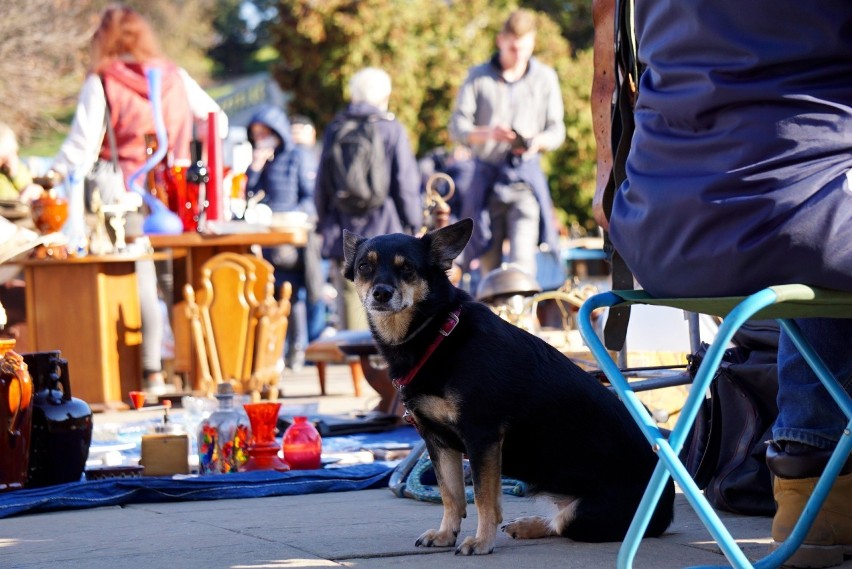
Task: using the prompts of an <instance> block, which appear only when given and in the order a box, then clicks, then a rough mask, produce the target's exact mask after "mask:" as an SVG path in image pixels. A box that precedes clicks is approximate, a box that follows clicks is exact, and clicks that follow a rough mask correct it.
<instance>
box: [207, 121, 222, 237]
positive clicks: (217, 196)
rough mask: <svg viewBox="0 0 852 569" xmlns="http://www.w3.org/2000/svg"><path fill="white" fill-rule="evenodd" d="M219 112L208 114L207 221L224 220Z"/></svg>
mask: <svg viewBox="0 0 852 569" xmlns="http://www.w3.org/2000/svg"><path fill="white" fill-rule="evenodd" d="M218 115H219V114H218V113H216V112H213V113H210V114H208V115H207V170H208V172H209V174H210V179H209V180H208V182H207V188H206V189H207V221H222V220H223V219H224V209H223V207H224V206H223V204H222V139H221V138H220V137H219V116H218Z"/></svg>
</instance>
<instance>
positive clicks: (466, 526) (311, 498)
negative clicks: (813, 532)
mask: <svg viewBox="0 0 852 569" xmlns="http://www.w3.org/2000/svg"><path fill="white" fill-rule="evenodd" d="M290 375H291V376H293V377H292V378H290V379H285V383H284V404H285V405H288V404H298V403H301V402H310V401H314V402H317V403H318V405H319V408H320V412H330V413H331V412H341V411H342V410H346V409H347V408H348V410H361V409H368V408H369V405H370V403H371V400H372V399H374V398H375V396H374V395H372V394H368V395H364V396H363V397H361V398H355V397H354V395H352V392H351V390H352V387H351V386H352V383H351V380H350V379H349V376H348V368H344V367H340V368H339V369H334V372H333V373H331V374H330V375H329V393H330V395H328V396H326V397H323V398H318V397H316V396H315V395H312V394H314V393H318V387H317V383H316V379H315V372H314V370H312V369H311V368H307V369H306V370H305V371H304V372H302V373H300V374H290ZM365 387H366V386H365ZM365 391H368V392H369V391H370V390H369V388H367V389H365ZM112 420H116V417H114V416H112V417H109V416H106V417H105V416H100V415H97V416H96V417H95V423H96V425H97V424H98V422H99V421H102V422H103V421H112ZM503 504H504V519H505V520H510V519H513V518H515V517H518V516H521V515H529V514H534V513H541V512H542V511H543V510H546V508H547V506H546V502H541V501H539V502H537V501H535V500H532V499H529V498H518V497H512V496H504V499H503ZM440 519H441V507H440V506H439V505H438V504H432V503H425V502H417V501H415V500H410V499H401V498H397V497H395V496H394V495H392V494H391V493H390V491H389V490H387V489H375V490H363V491H358V492H344V493H324V494H308V495H301V496H284V497H271V498H252V499H244V500H215V501H206V502H179V503H162V504H132V505H128V506H123V507H118V506H116V507H103V508H96V509H90V510H73V511H63V512H52V513H45V514H33V515H27V516H17V517H12V518H8V519H3V520H0V568H2V569H37V568H38V569H41V568H45V569H46V568H51V569H60V568H66V567H68V568H77V567H86V568H88V569H116V568H120V569H137V568H138V569H158V568H163V569H166V568H169V569H173V568H196V567H197V568H202V567H203V568H210V569H218V568H221V569H271V568H288V569H290V568H303V567H304V568H314V567H353V568H369V569H372V568H376V569H383V568H385V567H401V566H405V567H406V568H408V569H418V568H421V567H422V568H427V567H428V568H430V569H432V568H436V567H437V568H444V567H450V568H458V569H467V568H472V567H478V568H486V567H487V568H488V569H525V568H530V569H538V568H545V567H548V568H549V567H564V568H589V567H595V568H596V567H614V566H615V563H616V556H617V554H618V547H619V544H618V543H606V544H584V543H575V542H571V541H569V540H567V539H563V538H547V539H540V540H530V541H518V540H513V539H511V538H510V537H508V536H507V535H505V534H503V533H502V532H501V533H499V534H498V540H497V547H496V549H495V552H494V553H493V554H492V555H488V556H482V557H460V556H454V555H453V553H452V549H448V548H422V547H415V546H414V542H415V540H416V539H417V537H418V536H419V535H420V534H421V533H422V532H423V531H425V530H426V529H429V528H433V527H437V525H438V524H439V523H440ZM723 519H724V520H726V523H727V525H728V528H729V529H730V531H731V532H732V533H733V535H734V536H735V537H736V538H737V539H738V540H739V541H740V543H741V545H742V546H743V547H744V549H745V552H746V554H747V555H749V556H751V557H753V558H757V557H760V556H762V555H764V554H765V553H766V550H767V545H768V543H769V529H770V523H771V520H770V519H769V518H755V517H745V516H731V515H725V516H723ZM476 520H477V515H476V509H475V508H474V507H473V506H472V505H471V506H469V509H468V517H467V519H465V520H464V522H463V524H462V531H461V534H460V535H459V543H460V542H461V540H462V539H464V537H466V536H468V535H472V534H473V533H474V532H475V528H476ZM713 564H715V565H720V564H725V559H724V557H723V556H722V555H721V554H720V553H719V552H718V548H717V547H716V546H715V544H714V543H713V542H712V540H711V538H710V537H709V534H708V533H707V531H706V530H705V529H704V527H703V526H702V525H701V523H700V522H699V521H698V519H697V518H696V516H695V515H694V514H693V513H692V510H691V508H690V507H689V506H688V504H687V503H686V501H685V499H684V498H683V496H682V495H678V498H677V501H676V513H675V522H674V524H673V525H672V526H671V528H670V529H669V531H668V532H667V533H666V534H665V535H664V536H663V537H661V538H659V539H648V540H645V541H644V542H643V544H642V547H641V548H640V549H639V554H638V556H637V559H636V563H635V566H636V567H648V568H654V569H668V568H675V567H686V566H694V565H713ZM843 568H845V569H852V560H850V561H847V562H846V563H845V564H844V565H843Z"/></svg>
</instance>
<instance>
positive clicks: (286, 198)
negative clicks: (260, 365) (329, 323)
mask: <svg viewBox="0 0 852 569" xmlns="http://www.w3.org/2000/svg"><path fill="white" fill-rule="evenodd" d="M248 140H249V142H250V143H251V145H252V163H251V165H250V166H249V168H248V170H247V172H246V175H247V180H246V197H252V196H254V195H255V194H257V193H258V192H260V191H263V192H264V194H265V195H264V197H263V199H262V200H261V203H263V204H266V205H267V206H269V208H270V209H271V210H272V212H273V213H276V212H291V211H301V212H304V213H306V214H307V215H308V219H309V221H311V222H316V218H317V215H316V208H315V207H314V182H315V179H316V173H317V162H316V158H315V157H314V155H313V154H312V153H311V152H310V151H308V150H306V149H305V148H304V147H302V146H300V145H298V144H296V143H295V142H294V141H293V139H292V135H291V129H290V121H289V120H288V119H287V115H286V114H285V113H284V111H283V110H281V109H279V108H278V107H273V106H266V107H263V108H261V109H260V110H259V111H258V112H257V113H255V115H254V116H253V117H252V119H251V121H250V122H249V126H248ZM313 239H314V236H313V235H312V234H309V243H308V244H307V246H305V247H302V248H296V247H293V246H291V245H284V246H281V247H271V248H266V249H264V250H263V257H264V258H265V259H266V260H268V261H269V262H270V263H272V265H273V266H274V267H275V289H276V291H278V290H280V287H281V285H282V284H283V283H284V282H285V281H286V282H290V284H291V285H292V286H293V298H292V306H293V308H292V312H291V317H290V325H289V326H288V329H287V348H286V352H287V353H286V358H285V361H286V363H287V365H288V367H290V368H299V367H301V366H302V365H303V364H304V361H305V352H304V351H305V347H306V346H307V344H308V342H309V341H310V339H311V336H312V335H313V336H316V335H318V334H319V332H318V331H317V330H316V328H319V330H322V327H323V322H322V315H324V313H325V311H324V307H323V305H322V302H321V294H322V285H323V279H322V272H321V267H320V261H321V260H320V258H319V250H318V247H317V246H316V244H315V243H314V241H313ZM317 320H320V323H319V324H318V325H314V326H313V328H314V330H312V329H311V328H312V326H311V323H315V322H317ZM312 332H313V334H311V333H312Z"/></svg>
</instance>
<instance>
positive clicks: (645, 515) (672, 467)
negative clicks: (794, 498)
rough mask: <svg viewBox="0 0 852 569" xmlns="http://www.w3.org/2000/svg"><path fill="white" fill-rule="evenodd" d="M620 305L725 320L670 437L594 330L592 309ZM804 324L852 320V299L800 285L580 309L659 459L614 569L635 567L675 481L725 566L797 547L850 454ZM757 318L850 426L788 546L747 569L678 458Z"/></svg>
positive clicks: (624, 300)
mask: <svg viewBox="0 0 852 569" xmlns="http://www.w3.org/2000/svg"><path fill="white" fill-rule="evenodd" d="M619 304H647V305H653V306H669V307H673V308H681V309H683V310H687V311H690V312H696V313H702V314H711V315H715V316H722V317H724V320H723V321H722V324H721V326H720V328H719V331H718V334H717V336H716V338H715V340H714V341H713V343H712V344H711V346H710V347H709V349H708V350H707V354H706V356H705V358H704V360H703V361H702V363H701V365H700V367H699V369H698V371H697V373H696V376H695V379H694V381H693V384H692V388H691V389H690V392H689V395H688V396H687V398H686V401H685V403H684V406H683V409H682V410H681V414H680V417H679V418H678V420H677V423H676V424H675V426H674V428H673V429H672V431H671V433H670V434H669V436H668V438H666V437H665V436H664V434H663V432H662V431H661V430H660V428H659V427H658V426H657V424H656V422H655V421H654V419H653V418H652V417H651V415H650V414H649V413H648V412H647V411H646V410H645V408H644V406H643V405H642V402H641V401H640V400H639V398H638V397H637V395H636V393H635V391H634V389H633V388H632V387H631V385H630V384H629V383H628V381H627V379H626V378H625V376H624V374H623V373H622V372H621V370H620V369H619V368H618V366H617V365H616V363H615V362H614V361H613V360H612V357H611V356H610V354H609V352H608V351H607V350H606V348H605V347H604V345H603V343H602V342H601V340H600V338H599V337H598V335H597V334H596V332H595V329H594V327H593V325H592V314H593V312H594V311H595V310H597V309H599V308H606V307H612V306H616V305H619ZM805 317H825V318H852V294H848V293H842V292H838V291H830V290H825V289H817V288H813V287H808V286H804V285H781V286H775V287H769V288H766V289H764V290H761V291H759V292H756V293H754V294H752V295H750V296H747V297H723V298H698V299H672V298H668V299H665V298H654V297H651V296H650V295H648V294H647V293H645V292H644V291H611V292H604V293H600V294H597V295H595V296H593V297H591V298H589V299H588V300H587V301H586V302H585V303H584V304H583V306H582V308H581V309H580V312H579V314H578V324H579V329H580V333H581V335H582V336H583V339H584V340H585V342H586V344H587V345H588V346H589V349H590V350H591V352H592V355H593V356H594V358H595V360H596V361H597V362H598V364H599V365H600V368H601V371H603V373H604V374H605V375H606V377H607V378H608V379H609V381H610V383H611V384H612V386H613V388H614V389H615V391H616V392H617V394H618V396H619V397H620V398H621V400H622V401H623V402H624V404H625V405H626V406H627V409H628V411H629V412H630V414H631V416H632V417H633V420H634V421H635V422H636V423H637V425H638V426H639V428H640V429H641V430H642V433H643V435H644V436H645V438H646V439H647V440H648V442H649V443H650V444H651V446H652V448H653V449H654V451H655V452H656V453H657V455H658V456H659V462H658V464H657V467H656V469H655V470H654V473H653V475H652V477H651V480H650V482H649V484H648V488H647V490H646V492H645V495H644V497H643V498H642V501H641V502H640V504H639V507H638V509H637V512H636V515H635V517H634V519H633V522H632V523H631V525H630V528H629V530H628V532H627V535H626V537H625V539H624V542H623V543H622V546H621V548H620V550H619V554H618V562H617V566H618V567H619V568H629V567H632V563H633V559H634V558H635V556H636V552H637V550H638V549H639V545H640V543H641V541H642V537H643V535H644V533H645V529H646V528H647V526H648V523H649V521H650V519H651V515H652V514H653V512H654V509H655V507H656V504H657V502H658V501H659V499H660V496H661V495H662V492H663V489H664V487H665V484H666V481H667V480H668V477H669V476H671V477H672V478H674V480H675V481H676V482H677V484H678V485H679V486H680V488H681V490H682V491H683V493H684V495H685V497H686V499H687V501H688V502H689V504H690V505H691V506H692V508H693V509H694V510H695V513H696V514H697V515H698V517H699V519H700V520H701V522H702V523H703V524H704V526H705V527H706V528H707V530H708V531H709V532H710V534H711V535H712V536H713V538H714V539H715V541H716V543H717V544H718V546H719V548H720V549H721V550H722V553H723V554H724V555H725V557H726V558H727V559H728V562H729V563H730V564H731V565H730V566H732V567H735V568H736V569H742V568H751V567H754V568H758V569H765V568H769V567H780V566H781V564H782V563H783V562H784V561H786V560H787V559H788V558H789V557H790V556H791V555H792V554H793V553H794V552H795V551H796V549H798V548H799V546H800V545H801V544H802V542H803V541H804V539H805V537H806V535H807V533H808V531H809V530H810V527H811V526H812V525H813V522H814V520H815V519H816V516H817V513H818V512H819V509H820V508H821V507H822V504H823V502H824V501H825V498H826V496H827V495H828V493H829V491H830V490H831V487H832V485H833V484H834V481H835V480H836V479H837V476H838V474H839V473H840V470H841V468H842V467H843V464H844V463H845V461H846V459H847V457H848V456H849V454H850V451H852V397H850V396H849V394H847V393H846V391H845V390H844V389H843V387H842V386H841V384H840V383H839V381H838V380H837V379H836V378H835V377H834V376H833V375H832V374H831V372H830V371H829V370H828V368H827V367H826V365H825V363H824V362H823V361H822V359H821V358H820V357H819V355H818V354H817V353H816V352H815V351H814V349H813V347H812V346H811V345H810V343H809V342H808V341H807V340H806V339H805V338H804V337H803V335H802V333H801V330H800V329H799V327H798V325H796V323H795V322H794V321H793V320H792V319H793V318H805ZM760 318H774V319H776V320H777V321H778V322H779V324H780V325H781V327H782V328H783V330H784V331H785V332H787V334H788V335H789V336H790V338H791V339H792V341H793V343H794V345H795V346H796V348H797V349H798V350H799V352H800V353H801V354H802V356H803V357H804V359H805V361H806V362H807V363H808V365H809V366H810V367H811V369H812V370H813V371H814V373H815V374H816V375H817V377H818V378H819V380H820V381H821V382H822V384H823V385H824V386H825V387H826V389H827V390H828V392H829V393H830V394H831V397H832V398H833V399H834V400H835V401H836V402H837V404H838V406H839V407H840V409H841V410H842V411H843V413H844V414H845V415H846V417H847V419H849V422H848V423H847V426H846V429H845V430H844V432H843V434H842V436H841V439H840V441H839V442H838V444H837V447H836V449H835V451H834V453H833V454H832V456H831V459H830V460H829V462H828V464H827V466H826V467H825V470H824V471H823V474H822V476H821V477H820V479H819V481H818V483H817V484H816V487H815V488H814V491H813V493H812V495H811V498H810V499H809V501H808V503H807V505H806V506H805V508H804V510H803V512H802V514H801V516H800V518H799V520H798V522H797V523H796V525H795V526H794V528H793V531H792V532H791V534H790V535H789V537H788V538H787V540H786V541H784V543H783V544H781V545H780V546H779V547H778V548H777V549H775V550H774V551H772V552H771V553H769V554H768V555H767V556H765V557H763V558H762V559H760V560H758V561H756V562H755V563H754V564H752V563H751V562H750V561H749V559H748V558H747V557H746V556H745V554H744V553H743V551H742V549H741V548H740V547H739V546H738V545H737V543H736V541H735V539H734V538H733V537H732V536H731V534H730V532H729V531H728V530H727V529H726V528H725V526H724V524H723V523H722V521H721V520H720V518H719V516H718V515H717V514H716V512H715V511H714V510H713V508H712V507H711V506H710V504H709V503H708V501H707V499H706V498H705V497H704V495H703V493H702V491H701V490H700V489H699V488H698V486H697V485H696V484H695V481H693V479H692V478H691V477H690V475H689V473H688V472H687V470H686V468H685V466H684V465H683V463H682V462H681V460H680V459H679V457H678V453H679V452H680V450H681V448H682V447H683V444H684V442H685V440H686V437H687V435H688V433H689V430H690V428H691V427H692V424H693V423H694V422H695V418H696V416H697V415H698V410H699V407H700V405H701V402H702V400H703V399H704V396H705V393H706V391H707V389H708V388H709V387H710V382H711V381H712V379H713V377H714V375H715V373H716V370H717V368H718V367H719V365H720V363H721V361H722V356H723V354H724V351H725V348H726V347H727V346H728V344H729V342H730V341H731V339H732V338H733V335H734V333H735V332H736V331H737V330H738V329H739V328H740V326H742V325H743V324H744V323H745V322H746V321H748V320H751V319H760ZM696 569H697V568H696Z"/></svg>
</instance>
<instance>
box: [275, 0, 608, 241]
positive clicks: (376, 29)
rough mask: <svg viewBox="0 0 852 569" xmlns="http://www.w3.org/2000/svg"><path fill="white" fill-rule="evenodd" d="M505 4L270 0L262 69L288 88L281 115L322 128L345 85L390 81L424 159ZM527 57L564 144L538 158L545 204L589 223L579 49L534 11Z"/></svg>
mask: <svg viewBox="0 0 852 569" xmlns="http://www.w3.org/2000/svg"><path fill="white" fill-rule="evenodd" d="M516 6H517V4H516V3H514V2H511V1H508V0H506V1H497V2H489V1H487V0H470V1H468V2H463V1H446V2H435V1H433V0H406V1H394V0H360V1H359V0H326V1H324V2H316V1H315V0H279V2H278V13H279V19H278V22H277V23H275V24H273V26H272V28H271V33H272V37H273V45H274V47H275V48H277V50H278V52H279V53H280V58H279V60H278V62H277V64H275V65H274V66H273V68H272V73H273V75H274V77H275V78H276V80H277V81H278V83H279V84H280V85H281V87H282V88H283V89H284V90H286V91H289V92H290V93H291V94H292V95H293V97H292V99H291V109H290V110H291V112H298V113H301V114H306V115H308V116H310V117H311V118H312V119H314V121H315V122H316V124H317V125H318V127H319V128H320V129H322V128H323V127H324V126H325V125H326V124H328V122H329V121H330V119H331V118H332V116H333V115H334V113H335V112H336V111H337V110H339V109H340V108H341V107H342V106H343V105H344V104H345V101H346V99H347V98H348V97H347V95H346V89H347V82H348V80H349V78H350V77H351V76H352V75H353V74H354V73H355V72H356V71H357V70H358V69H361V68H363V67H366V66H370V65H373V66H377V67H381V68H383V69H385V70H387V71H388V72H389V73H390V75H391V77H392V79H393V93H392V95H391V110H392V111H393V112H394V113H396V115H397V117H398V118H399V119H400V121H401V122H402V123H403V124H404V125H405V126H406V128H407V129H408V132H409V133H410V135H411V136H412V137H413V140H412V145H413V147H414V148H415V150H416V151H418V152H420V153H424V152H426V151H428V150H430V149H432V148H435V147H437V146H441V145H446V144H448V143H449V134H448V132H447V129H446V127H447V124H448V122H449V118H450V114H451V112H452V107H453V103H454V100H455V96H456V93H457V92H458V89H459V87H460V86H461V83H462V81H463V80H464V78H465V76H466V74H467V73H466V72H467V69H468V68H469V67H470V66H471V65H474V64H477V63H480V62H482V61H484V60H485V59H486V58H487V57H488V56H489V55H490V54H491V53H492V52H493V51H494V50H495V44H494V40H495V37H496V33H497V31H498V30H499V27H500V25H501V24H502V22H503V21H504V20H505V18H506V16H507V14H508V13H509V11H510V10H512V9H513V8H515V7H516ZM537 43H538V46H539V49H538V50H537V56H538V57H539V58H540V59H541V60H543V61H544V62H546V63H548V64H550V65H552V66H554V68H555V69H556V71H557V73H558V74H559V77H560V79H561V82H562V90H563V98H564V101H565V107H566V118H565V121H566V128H567V129H568V133H569V140H568V141H567V142H566V144H565V145H563V147H562V148H561V149H559V150H558V151H557V152H553V153H551V154H550V155H548V160H547V163H546V164H545V166H546V171H547V174H548V178H549V182H550V187H551V193H552V195H553V198H554V202H555V204H556V206H557V207H558V208H560V209H561V210H562V218H563V219H564V220H565V221H567V222H574V221H576V222H579V223H581V224H583V225H588V226H589V227H591V224H592V222H591V192H593V181H594V156H593V155H594V152H593V149H594V138H593V134H592V130H591V114H590V111H589V91H590V86H591V56H590V53H589V52H588V50H585V51H579V52H577V54H576V57H572V50H571V46H570V45H569V44H568V42H567V41H566V39H565V37H564V34H563V29H562V28H561V27H560V26H559V25H558V24H557V23H556V22H554V21H553V20H551V19H550V18H548V17H547V16H546V15H542V18H541V22H540V25H539V32H538V42H537Z"/></svg>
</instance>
